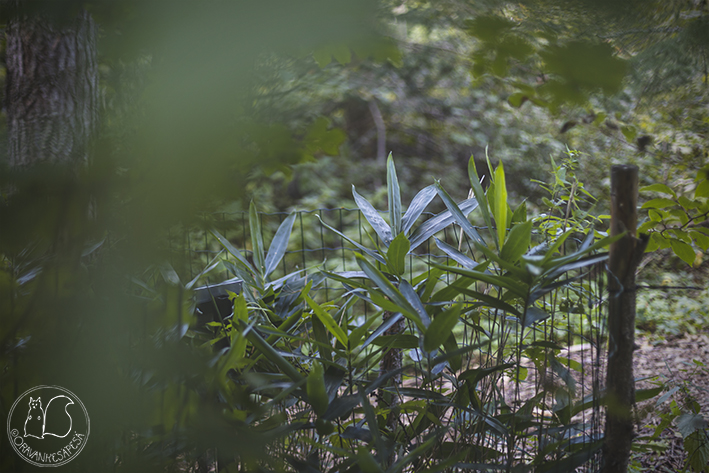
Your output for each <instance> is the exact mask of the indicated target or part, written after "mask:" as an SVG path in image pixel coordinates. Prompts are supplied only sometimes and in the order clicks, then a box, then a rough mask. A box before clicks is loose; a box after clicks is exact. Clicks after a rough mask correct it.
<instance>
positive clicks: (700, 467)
mask: <svg viewBox="0 0 709 473" xmlns="http://www.w3.org/2000/svg"><path fill="white" fill-rule="evenodd" d="M705 425H706V423H705ZM683 446H684V451H685V452H687V460H686V462H687V463H688V464H689V466H691V467H692V470H694V471H696V472H701V471H704V472H707V471H709V467H708V466H707V465H709V439H707V430H706V427H705V428H704V430H698V431H696V432H693V433H691V434H690V435H689V436H687V437H685V439H684V445H683Z"/></svg>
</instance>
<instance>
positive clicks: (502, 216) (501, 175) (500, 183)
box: [493, 161, 507, 247]
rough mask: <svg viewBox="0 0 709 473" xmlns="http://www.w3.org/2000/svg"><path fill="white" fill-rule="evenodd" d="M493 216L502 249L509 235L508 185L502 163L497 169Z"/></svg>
mask: <svg viewBox="0 0 709 473" xmlns="http://www.w3.org/2000/svg"><path fill="white" fill-rule="evenodd" d="M493 215H494V216H495V225H496V226H497V237H498V239H499V241H500V247H503V246H504V244H505V237H506V235H507V184H506V183H505V169H504V167H503V166H502V161H500V163H499V164H498V165H497V169H495V203H494V205H493Z"/></svg>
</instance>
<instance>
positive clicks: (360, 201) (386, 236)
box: [352, 185, 393, 246]
mask: <svg viewBox="0 0 709 473" xmlns="http://www.w3.org/2000/svg"><path fill="white" fill-rule="evenodd" d="M352 196H353V197H354V200H355V203H356V204H357V207H359V210H360V212H362V215H364V218H365V219H367V221H368V222H369V224H370V225H371V226H372V228H373V229H374V231H375V232H377V235H379V238H381V240H382V243H384V245H385V246H389V243H390V242H391V240H392V238H393V235H392V232H391V228H390V227H389V225H388V224H387V223H386V221H384V219H383V218H382V216H381V215H379V212H377V209H375V208H374V207H373V206H372V204H370V203H369V201H368V200H367V199H365V198H364V197H362V196H361V195H359V194H358V193H357V190H356V189H355V186H354V185H353V186H352Z"/></svg>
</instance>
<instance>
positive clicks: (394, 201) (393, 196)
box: [387, 153, 401, 235]
mask: <svg viewBox="0 0 709 473" xmlns="http://www.w3.org/2000/svg"><path fill="white" fill-rule="evenodd" d="M387 195H388V197H389V223H390V224H391V233H392V235H398V234H399V233H401V190H400V189H399V179H397V177H396V166H394V158H392V156H391V153H389V158H387Z"/></svg>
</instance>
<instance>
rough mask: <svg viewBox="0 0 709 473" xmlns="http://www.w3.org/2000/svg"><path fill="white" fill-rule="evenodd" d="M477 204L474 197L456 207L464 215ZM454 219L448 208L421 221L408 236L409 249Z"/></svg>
mask: <svg viewBox="0 0 709 473" xmlns="http://www.w3.org/2000/svg"><path fill="white" fill-rule="evenodd" d="M477 206H478V201H477V200H475V199H466V200H464V201H463V202H460V203H459V204H458V208H459V209H460V211H461V212H463V215H465V216H467V215H468V214H469V213H470V212H472V211H473V210H475V208H476V207H477ZM454 221H455V218H454V217H453V215H452V214H451V213H450V211H449V210H446V211H445V212H441V213H439V214H438V215H436V216H435V217H433V218H430V219H428V220H426V221H425V222H423V223H422V224H421V225H419V226H418V227H416V230H414V233H412V234H411V237H410V238H409V240H410V241H411V251H413V250H414V249H416V248H417V247H418V246H419V245H421V244H422V243H424V242H426V240H428V239H429V238H431V237H432V236H433V235H435V234H436V233H438V232H440V231H441V230H443V229H444V228H446V227H447V226H448V225H450V224H451V223H453V222H454Z"/></svg>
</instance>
